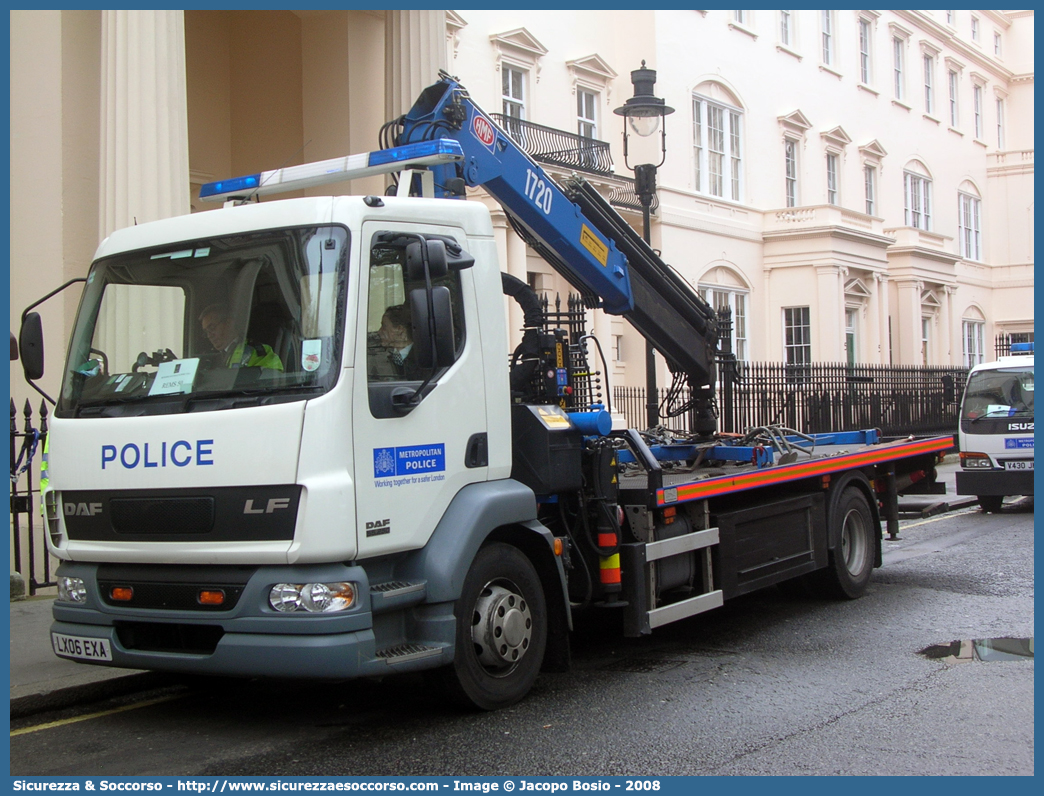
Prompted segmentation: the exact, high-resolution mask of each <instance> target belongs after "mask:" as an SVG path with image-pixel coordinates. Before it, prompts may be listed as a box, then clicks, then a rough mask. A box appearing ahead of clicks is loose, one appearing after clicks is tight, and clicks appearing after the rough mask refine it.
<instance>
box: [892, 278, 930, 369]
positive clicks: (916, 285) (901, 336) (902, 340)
mask: <svg viewBox="0 0 1044 796" xmlns="http://www.w3.org/2000/svg"><path fill="white" fill-rule="evenodd" d="M896 287H898V289H899V302H898V303H899V306H898V307H897V308H896V315H897V316H898V317H897V323H896V324H895V326H896V327H897V328H893V333H894V334H895V360H896V361H895V364H896V365H918V366H919V365H920V364H921V291H922V290H924V283H923V282H921V281H920V280H917V279H901V280H896ZM930 345H931V341H929V346H930ZM929 354H931V351H929Z"/></svg>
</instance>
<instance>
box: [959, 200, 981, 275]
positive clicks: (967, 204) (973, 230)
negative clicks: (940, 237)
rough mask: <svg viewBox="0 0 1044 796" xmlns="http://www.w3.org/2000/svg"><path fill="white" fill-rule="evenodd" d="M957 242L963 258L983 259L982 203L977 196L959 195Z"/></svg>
mask: <svg viewBox="0 0 1044 796" xmlns="http://www.w3.org/2000/svg"><path fill="white" fill-rule="evenodd" d="M957 226H958V234H957V240H958V242H959V245H960V252H961V257H964V258H965V259H967V260H981V259H982V202H981V200H980V199H979V198H978V197H977V196H972V195H971V194H968V193H964V192H960V193H958V194H957Z"/></svg>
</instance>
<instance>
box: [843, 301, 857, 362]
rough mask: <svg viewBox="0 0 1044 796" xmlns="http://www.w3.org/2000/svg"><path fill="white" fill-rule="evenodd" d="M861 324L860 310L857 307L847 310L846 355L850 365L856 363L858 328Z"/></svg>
mask: <svg viewBox="0 0 1044 796" xmlns="http://www.w3.org/2000/svg"><path fill="white" fill-rule="evenodd" d="M858 323H859V309H858V308H857V307H846V308H845V354H846V357H847V359H848V364H849V365H854V364H855V363H856V355H857V354H858V351H857V350H856V327H857V325H858Z"/></svg>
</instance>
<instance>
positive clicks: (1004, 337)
mask: <svg viewBox="0 0 1044 796" xmlns="http://www.w3.org/2000/svg"><path fill="white" fill-rule="evenodd" d="M1032 342H1033V332H1004V333H1001V334H999V335H997V336H996V337H995V338H993V353H994V355H995V356H996V357H997V358H1000V357H1006V356H1008V355H1009V354H1010V353H1011V344H1012V343H1032Z"/></svg>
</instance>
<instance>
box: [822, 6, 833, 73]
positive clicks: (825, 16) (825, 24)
mask: <svg viewBox="0 0 1044 796" xmlns="http://www.w3.org/2000/svg"><path fill="white" fill-rule="evenodd" d="M820 13H821V14H822V17H821V22H820V24H821V26H822V42H823V63H824V64H826V65H827V66H833V65H834V61H835V60H837V59H836V56H835V53H834V12H833V11H821V12H820Z"/></svg>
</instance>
